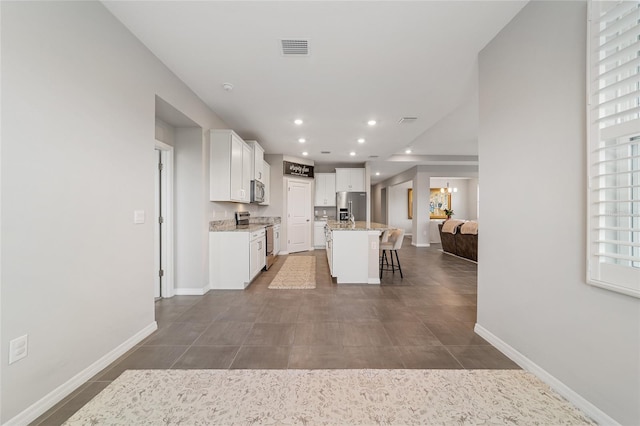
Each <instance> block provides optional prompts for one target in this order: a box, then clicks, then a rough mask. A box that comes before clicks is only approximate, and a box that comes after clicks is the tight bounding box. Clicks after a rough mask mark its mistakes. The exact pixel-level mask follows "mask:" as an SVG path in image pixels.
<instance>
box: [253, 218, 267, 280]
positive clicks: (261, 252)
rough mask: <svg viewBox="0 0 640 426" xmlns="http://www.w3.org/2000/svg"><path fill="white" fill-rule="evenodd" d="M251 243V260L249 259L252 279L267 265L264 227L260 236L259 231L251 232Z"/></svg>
mask: <svg viewBox="0 0 640 426" xmlns="http://www.w3.org/2000/svg"><path fill="white" fill-rule="evenodd" d="M249 244H250V247H251V248H250V256H251V258H250V260H249V269H250V270H251V273H250V276H251V279H254V278H255V276H256V275H258V274H259V273H260V271H261V270H262V268H264V265H266V263H265V262H266V259H267V258H266V247H265V244H266V240H265V235H264V229H263V230H262V235H261V236H260V235H259V234H258V233H253V232H252V233H251V241H250V242H249Z"/></svg>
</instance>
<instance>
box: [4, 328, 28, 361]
mask: <svg viewBox="0 0 640 426" xmlns="http://www.w3.org/2000/svg"><path fill="white" fill-rule="evenodd" d="M28 338H29V335H28V334H25V335H24V336H20V337H16V338H15V339H13V340H12V341H10V342H9V364H13V363H14V362H16V361H20V360H21V359H22V358H26V357H27V355H28V353H29V351H28V349H29V347H28V343H29V341H28Z"/></svg>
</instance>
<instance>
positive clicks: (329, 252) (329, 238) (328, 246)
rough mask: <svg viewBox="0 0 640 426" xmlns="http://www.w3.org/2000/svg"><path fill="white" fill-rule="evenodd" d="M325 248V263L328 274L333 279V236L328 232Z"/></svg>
mask: <svg viewBox="0 0 640 426" xmlns="http://www.w3.org/2000/svg"><path fill="white" fill-rule="evenodd" d="M325 248H326V250H327V262H328V263H329V273H330V274H331V276H332V277H334V276H335V275H334V274H333V236H332V233H331V231H328V233H327V235H326V242H325Z"/></svg>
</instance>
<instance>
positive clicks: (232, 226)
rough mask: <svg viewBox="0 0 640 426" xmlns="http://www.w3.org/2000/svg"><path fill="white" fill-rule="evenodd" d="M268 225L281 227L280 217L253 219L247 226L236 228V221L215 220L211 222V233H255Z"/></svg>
mask: <svg viewBox="0 0 640 426" xmlns="http://www.w3.org/2000/svg"><path fill="white" fill-rule="evenodd" d="M267 225H280V217H277V216H276V217H255V218H253V217H252V218H250V219H249V225H247V226H236V221H235V219H225V220H213V221H211V222H209V232H253V231H258V230H260V229H264V228H265V227H266V226H267Z"/></svg>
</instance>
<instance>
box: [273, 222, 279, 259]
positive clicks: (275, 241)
mask: <svg viewBox="0 0 640 426" xmlns="http://www.w3.org/2000/svg"><path fill="white" fill-rule="evenodd" d="M278 253H280V225H273V254H274V255H275V256H277V255H278Z"/></svg>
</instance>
